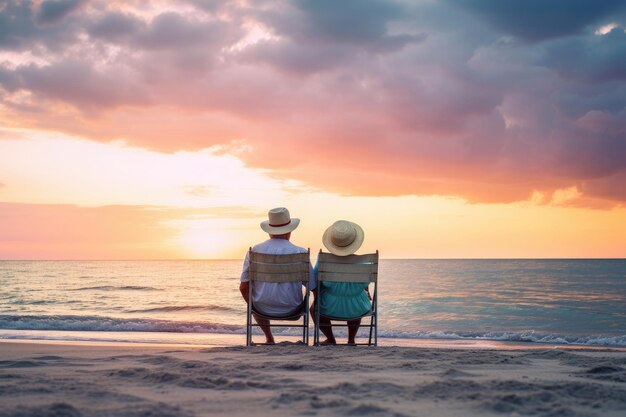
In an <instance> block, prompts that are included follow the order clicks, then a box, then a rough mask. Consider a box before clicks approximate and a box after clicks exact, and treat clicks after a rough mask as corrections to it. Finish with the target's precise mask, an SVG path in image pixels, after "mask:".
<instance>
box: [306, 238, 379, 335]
mask: <svg viewBox="0 0 626 417" xmlns="http://www.w3.org/2000/svg"><path fill="white" fill-rule="evenodd" d="M317 267H318V270H317V288H318V291H320V289H321V287H322V282H362V283H368V284H370V283H371V284H374V288H373V293H372V294H373V295H372V308H371V310H370V311H368V312H367V313H365V314H363V315H361V316H357V317H350V318H345V317H343V318H338V317H330V316H324V315H321V313H320V298H321V293H320V292H318V294H317V297H316V301H315V304H316V306H315V314H316V316H317V317H316V320H315V322H316V324H315V330H314V334H313V343H314V345H315V346H319V343H320V326H319V325H320V316H321V317H326V318H328V319H330V320H331V321H344V322H347V321H348V320H355V319H358V318H363V317H368V316H369V317H370V324H369V325H368V324H363V323H361V326H360V327H366V328H367V327H369V339H368V342H367V343H356V344H357V345H367V346H372V345H374V346H377V345H378V251H376V253H369V254H366V255H349V256H336V255H333V254H331V253H324V252H322V251H321V250H320V253H319V257H318V258H317ZM332 326H333V327H348V324H347V323H346V324H333V325H332Z"/></svg>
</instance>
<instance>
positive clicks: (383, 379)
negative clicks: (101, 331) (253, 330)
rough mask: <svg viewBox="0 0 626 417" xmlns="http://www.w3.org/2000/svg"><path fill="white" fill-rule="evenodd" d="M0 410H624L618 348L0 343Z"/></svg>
mask: <svg viewBox="0 0 626 417" xmlns="http://www.w3.org/2000/svg"><path fill="white" fill-rule="evenodd" d="M0 399H1V402H0V416H2V417H5V416H6V417H8V416H20V417H27V416H33V417H35V416H55V417H66V416H67V417H70V416H71V417H75V416H159V417H166V416H202V415H229V416H250V415H275V416H290V415H318V416H330V415H352V416H360V415H368V416H369V415H371V416H379V415H380V416H382V415H393V416H474V415H476V416H478V415H512V416H513V415H535V416H536V415H540V416H623V415H624V413H625V412H626V352H624V351H611V350H598V349H596V350H587V349H574V350H571V349H562V348H549V347H546V348H537V347H536V346H535V348H533V349H516V348H512V349H492V348H489V347H484V346H483V347H482V348H474V347H471V346H470V347H465V348H458V347H454V346H452V347H449V348H441V347H435V348H433V347H393V346H383V347H377V348H372V347H370V348H368V347H358V348H354V347H340V346H337V347H320V348H313V347H301V346H293V345H279V346H275V347H262V346H259V347H252V348H246V347H242V346H235V347H215V348H206V347H204V348H203V347H188V346H164V345H149V344H134V345H133V344H127V345H119V344H118V345H114V344H106V343H105V344H80V343H78V344H77V343H74V344H65V343H31V342H28V343H19V342H3V343H0Z"/></svg>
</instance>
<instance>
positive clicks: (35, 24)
mask: <svg viewBox="0 0 626 417" xmlns="http://www.w3.org/2000/svg"><path fill="white" fill-rule="evenodd" d="M80 3H81V2H80V1H75V0H69V1H62V0H60V1H52V0H49V1H46V2H43V3H42V4H41V5H40V13H39V14H38V13H37V8H36V6H35V3H34V2H33V1H28V0H25V1H15V0H9V1H5V2H3V5H2V6H1V7H0V49H8V50H20V49H22V48H36V47H38V46H44V47H46V48H50V49H54V50H57V51H58V50H59V49H60V48H62V47H64V46H67V45H68V44H71V42H72V41H74V40H75V39H76V34H77V29H78V26H77V22H76V21H75V20H71V19H69V18H68V19H64V18H65V17H66V16H68V15H69V13H71V12H72V11H73V10H75V9H76V8H77V7H78V6H79V4H80Z"/></svg>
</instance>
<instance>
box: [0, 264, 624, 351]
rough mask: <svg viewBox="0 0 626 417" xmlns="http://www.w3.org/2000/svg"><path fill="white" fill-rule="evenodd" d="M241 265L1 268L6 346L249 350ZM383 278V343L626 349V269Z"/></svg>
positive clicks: (437, 268)
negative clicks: (218, 344) (228, 343)
mask: <svg viewBox="0 0 626 417" xmlns="http://www.w3.org/2000/svg"><path fill="white" fill-rule="evenodd" d="M241 265H242V261H241V260H225V261H213V260H211V261H196V260H193V261H187V260H180V261H0V288H2V290H1V291H0V339H43V340H55V339H56V340H59V339H60V340H91V341H94V340H95V341H111V340H115V341H118V342H125V341H127V342H156V343H193V344H210V343H211V341H212V340H214V339H215V338H217V337H219V336H220V335H224V334H226V335H232V336H237V335H241V338H240V340H241V344H243V343H245V339H244V336H243V335H244V334H245V314H246V305H245V303H244V302H243V300H242V299H241V295H240V293H239V274H240V271H241ZM379 268H380V269H379V277H380V278H379V337H380V338H381V340H382V339H385V338H389V339H403V340H405V341H410V340H418V339H454V340H464V339H465V340H497V341H514V342H532V343H557V344H572V345H587V346H613V347H626V259H549V260H544V259H524V260H521V259H515V260H507V259H498V260H422V259H412V260H381V262H380V267H379ZM275 334H276V335H277V336H278V337H280V336H281V335H285V334H286V335H290V334H295V333H294V332H293V331H290V330H284V329H276V330H275ZM231 339H232V338H231ZM234 340H237V341H238V340H239V339H238V338H235V339H234Z"/></svg>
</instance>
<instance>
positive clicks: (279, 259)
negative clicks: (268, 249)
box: [250, 251, 310, 264]
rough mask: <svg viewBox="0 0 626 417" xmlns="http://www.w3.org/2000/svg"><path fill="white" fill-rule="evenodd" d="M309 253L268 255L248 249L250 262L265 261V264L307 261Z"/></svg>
mask: <svg viewBox="0 0 626 417" xmlns="http://www.w3.org/2000/svg"><path fill="white" fill-rule="evenodd" d="M309 258H310V256H309V253H308V252H303V253H292V254H289V255H269V254H267V253H258V252H252V251H250V262H251V263H253V262H254V263H265V264H286V263H298V262H306V263H308V262H309Z"/></svg>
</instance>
